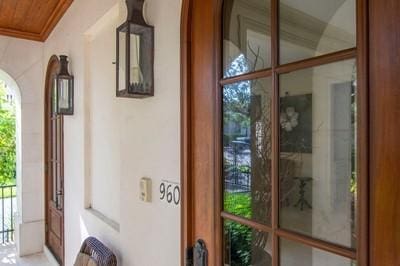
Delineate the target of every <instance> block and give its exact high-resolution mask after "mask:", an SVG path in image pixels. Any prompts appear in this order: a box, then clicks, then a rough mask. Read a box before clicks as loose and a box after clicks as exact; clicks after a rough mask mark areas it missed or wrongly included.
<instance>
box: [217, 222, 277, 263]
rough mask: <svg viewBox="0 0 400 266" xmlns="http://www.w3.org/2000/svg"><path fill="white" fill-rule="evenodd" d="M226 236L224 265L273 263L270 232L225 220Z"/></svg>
mask: <svg viewBox="0 0 400 266" xmlns="http://www.w3.org/2000/svg"><path fill="white" fill-rule="evenodd" d="M224 236H225V242H224V253H225V255H224V265H226V266H227V265H229V266H250V265H254V266H258V265H259V266H261V265H263V266H270V265H271V255H270V254H271V245H270V243H271V240H270V239H269V238H270V237H269V234H268V233H265V232H261V231H258V230H255V229H251V228H250V227H248V226H245V225H241V224H238V223H235V222H233V221H225V223H224Z"/></svg>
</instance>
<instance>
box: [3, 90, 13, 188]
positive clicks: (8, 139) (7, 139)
mask: <svg viewBox="0 0 400 266" xmlns="http://www.w3.org/2000/svg"><path fill="white" fill-rule="evenodd" d="M15 127H16V124H15V106H13V105H10V104H9V103H8V102H7V99H6V92H5V85H4V82H1V83H0V185H5V184H11V183H14V181H15V171H16V140H15Z"/></svg>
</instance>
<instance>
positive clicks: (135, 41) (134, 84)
mask: <svg viewBox="0 0 400 266" xmlns="http://www.w3.org/2000/svg"><path fill="white" fill-rule="evenodd" d="M129 36H130V42H129V43H130V47H129V48H130V56H129V60H130V70H129V74H128V75H129V86H130V88H129V92H130V93H135V94H138V95H152V94H153V48H154V33H153V28H152V27H150V26H143V25H136V24H130V35H129Z"/></svg>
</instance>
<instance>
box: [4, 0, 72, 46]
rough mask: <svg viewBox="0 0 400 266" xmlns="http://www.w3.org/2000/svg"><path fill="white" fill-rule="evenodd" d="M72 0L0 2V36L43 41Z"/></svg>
mask: <svg viewBox="0 0 400 266" xmlns="http://www.w3.org/2000/svg"><path fill="white" fill-rule="evenodd" d="M72 1H73V0H0V35H7V36H12V37H16V38H23V39H29V40H35V41H42V42H43V41H45V40H46V39H47V37H48V36H49V35H50V33H51V31H52V30H53V29H54V27H55V26H56V25H57V23H58V21H59V20H60V19H61V17H62V16H63V15H64V13H65V11H67V9H68V7H69V6H70V5H71V3H72Z"/></svg>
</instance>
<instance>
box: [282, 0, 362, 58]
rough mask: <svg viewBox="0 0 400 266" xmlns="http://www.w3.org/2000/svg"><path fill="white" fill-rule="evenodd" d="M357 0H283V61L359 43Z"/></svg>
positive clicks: (349, 46) (325, 52)
mask: <svg viewBox="0 0 400 266" xmlns="http://www.w3.org/2000/svg"><path fill="white" fill-rule="evenodd" d="M355 7H356V1H355V0H308V1H297V0H281V1H280V7H279V10H280V15H279V19H280V21H279V36H280V40H279V43H280V63H281V64H285V63H289V62H294V61H298V60H302V59H306V58H311V57H314V56H319V55H323V54H327V53H332V52H336V51H340V50H344V49H347V48H353V47H355V46H356V12H355Z"/></svg>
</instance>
